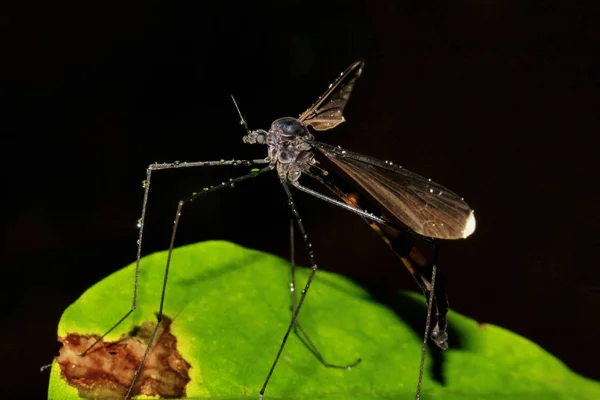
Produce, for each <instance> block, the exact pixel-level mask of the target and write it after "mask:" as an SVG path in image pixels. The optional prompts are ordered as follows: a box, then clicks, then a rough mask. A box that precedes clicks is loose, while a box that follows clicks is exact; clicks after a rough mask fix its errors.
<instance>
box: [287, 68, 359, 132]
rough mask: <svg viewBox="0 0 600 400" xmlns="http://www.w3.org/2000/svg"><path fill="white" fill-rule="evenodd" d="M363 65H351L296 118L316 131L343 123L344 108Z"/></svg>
mask: <svg viewBox="0 0 600 400" xmlns="http://www.w3.org/2000/svg"><path fill="white" fill-rule="evenodd" d="M363 65H364V63H363V62H362V61H357V62H355V63H354V64H352V65H351V66H350V67H348V69H347V70H346V71H344V72H343V73H342V74H341V75H340V77H339V78H338V79H337V80H336V81H335V82H334V83H332V84H331V85H329V89H327V91H326V92H325V93H324V94H323V95H322V96H321V97H319V100H317V102H316V103H315V104H313V105H312V106H311V107H309V108H308V110H306V111H304V112H303V113H302V114H301V115H300V117H299V118H298V119H299V120H300V121H301V122H303V123H304V124H305V125H310V126H312V127H313V129H315V130H317V131H326V130H328V129H332V128H335V127H336V126H338V125H339V124H341V123H342V122H344V121H345V119H344V114H343V113H344V107H345V106H346V103H347V102H348V99H349V98H350V93H351V92H352V88H353V87H354V83H355V82H356V79H358V77H359V76H360V74H361V72H362V67H363Z"/></svg>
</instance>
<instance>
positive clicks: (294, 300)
mask: <svg viewBox="0 0 600 400" xmlns="http://www.w3.org/2000/svg"><path fill="white" fill-rule="evenodd" d="M294 239H295V238H294V219H293V218H291V219H290V261H291V263H292V268H291V278H292V279H291V282H290V291H291V294H292V315H293V313H294V312H295V311H296V304H297V298H296V297H297V296H296V260H295V246H294ZM294 331H295V332H296V334H299V335H300V336H301V338H302V340H304V343H305V344H306V345H307V346H308V348H309V349H310V351H311V352H312V353H313V354H314V355H315V356H316V357H317V358H318V359H319V361H321V363H322V364H323V365H324V366H326V367H327V368H339V369H350V368H353V367H355V366H357V365H358V363H360V358H357V359H356V360H354V362H352V363H351V364H346V365H337V364H332V363H330V362H328V361H327V360H326V359H325V357H323V355H322V354H321V352H320V351H319V350H318V349H317V346H316V345H315V344H314V343H313V341H312V340H311V339H310V338H309V337H308V334H307V333H306V331H305V330H304V328H302V325H301V324H300V320H299V319H296V324H295V325H294Z"/></svg>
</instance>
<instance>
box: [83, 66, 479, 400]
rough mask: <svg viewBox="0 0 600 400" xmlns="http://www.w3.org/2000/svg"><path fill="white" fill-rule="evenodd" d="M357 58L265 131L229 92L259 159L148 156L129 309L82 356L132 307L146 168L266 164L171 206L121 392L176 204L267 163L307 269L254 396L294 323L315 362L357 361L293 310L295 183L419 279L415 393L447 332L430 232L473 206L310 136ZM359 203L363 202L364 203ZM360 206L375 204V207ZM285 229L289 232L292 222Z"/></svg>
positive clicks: (335, 111) (444, 228) (330, 111)
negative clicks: (355, 219)
mask: <svg viewBox="0 0 600 400" xmlns="http://www.w3.org/2000/svg"><path fill="white" fill-rule="evenodd" d="M363 66H364V64H363V62H362V61H357V62H355V63H353V64H352V65H350V67H348V69H346V71H344V72H343V73H342V74H341V75H340V76H339V77H338V78H337V80H336V81H335V82H334V83H333V84H331V85H330V86H329V88H328V89H327V91H326V92H325V93H324V94H323V95H322V96H321V97H320V98H319V99H318V100H317V102H316V103H315V104H313V105H312V106H311V107H309V108H308V109H307V110H306V111H305V112H303V113H302V114H301V115H300V116H299V117H298V118H292V117H285V118H280V119H277V120H275V121H274V122H273V123H272V124H271V127H270V129H269V130H268V131H265V130H262V129H258V130H249V129H248V125H247V123H246V121H245V119H244V118H243V117H242V114H241V112H240V110H239V108H238V106H237V104H236V103H235V99H233V97H232V99H233V102H234V104H235V107H236V109H237V111H238V114H239V115H240V118H241V124H242V125H243V126H244V128H245V129H246V135H244V136H243V141H244V143H248V144H262V145H266V146H267V148H268V156H267V157H266V158H264V159H255V160H228V161H225V160H221V161H198V162H176V163H164V164H151V165H150V166H149V167H148V169H147V172H146V180H145V181H144V182H145V183H144V199H143V205H142V215H141V219H140V221H139V225H138V226H139V238H138V250H137V262H136V274H135V282H134V293H133V302H132V306H131V309H130V310H129V311H128V312H127V313H126V314H125V315H124V316H123V317H122V318H121V319H120V320H119V321H117V323H115V324H114V325H113V326H112V327H111V328H110V329H109V330H108V331H107V332H106V333H105V334H104V335H102V336H101V337H100V338H99V339H97V340H96V341H95V342H94V343H93V344H92V345H90V346H89V347H88V348H87V349H86V350H85V351H84V352H83V353H82V354H81V356H85V355H86V354H87V353H88V352H89V351H90V350H91V349H92V348H93V347H94V346H95V345H96V344H97V343H98V342H100V341H101V340H102V338H104V337H105V336H106V335H107V334H108V333H110V332H111V331H112V330H113V329H115V328H116V327H117V326H118V325H119V324H121V322H123V321H124V320H125V319H126V318H127V317H128V316H129V315H130V314H131V313H132V312H133V311H134V310H135V308H136V302H137V288H138V271H139V265H140V258H141V248H142V239H143V232H144V221H145V218H146V207H147V203H148V195H149V190H150V181H151V175H152V172H154V171H157V170H163V169H172V168H186V167H207V166H228V165H248V166H250V165H261V164H262V165H265V164H266V166H263V167H262V168H260V169H257V168H254V169H252V171H251V172H250V173H249V174H246V175H243V176H240V177H237V178H235V179H231V180H229V181H228V182H224V183H222V184H220V185H217V186H213V187H210V188H206V189H205V190H203V191H200V192H198V193H194V194H193V195H191V196H188V197H186V198H183V199H181V200H180V201H179V203H178V206H177V211H176V213H175V222H174V225H173V230H172V234H171V241H170V246H169V250H168V253H167V254H168V255H167V262H166V267H165V275H164V283H163V288H162V295H161V302H160V308H159V311H158V313H157V320H158V323H157V325H156V327H155V328H154V330H153V333H152V335H151V337H150V340H149V343H148V344H147V347H146V350H145V352H144V354H143V357H142V358H141V361H140V363H139V366H138V368H137V370H136V372H135V375H134V378H133V380H132V382H131V385H130V386H129V390H128V392H127V394H126V395H125V398H126V399H127V398H130V397H131V396H132V395H134V394H135V393H134V387H135V386H136V380H137V379H138V377H139V375H140V372H141V370H142V368H143V365H144V361H145V360H146V357H147V355H148V353H149V352H150V349H151V346H152V342H153V341H154V339H155V337H156V333H157V331H158V328H159V326H160V322H161V319H162V318H163V305H164V297H165V289H166V284H167V278H168V272H169V267H170V263H171V253H172V250H173V246H174V242H175V236H176V232H177V227H178V225H179V221H180V217H181V214H182V209H183V206H184V205H185V204H187V203H190V202H192V201H194V200H198V199H199V198H201V197H203V196H206V195H208V194H210V193H212V192H215V191H218V190H221V189H224V188H227V187H233V186H234V185H235V184H237V183H238V182H242V181H245V180H248V179H250V178H255V177H258V176H260V175H262V174H264V173H267V172H270V171H276V173H277V176H278V178H279V181H280V183H281V185H282V187H283V189H284V191H285V193H286V195H287V199H288V203H289V206H290V208H291V214H292V218H293V220H294V221H295V223H296V226H297V229H298V230H299V232H300V234H301V237H302V240H303V242H304V247H305V249H306V252H307V254H308V257H309V260H310V264H311V271H310V274H309V277H308V280H307V282H306V284H305V286H304V288H303V290H302V291H301V294H300V297H299V299H298V300H297V301H296V297H295V296H296V295H295V290H293V289H294V285H295V278H294V276H295V275H294V273H293V268H294V263H293V262H292V283H291V285H292V292H293V304H292V317H291V320H290V323H289V326H288V328H287V330H286V332H285V334H284V336H283V340H282V342H281V345H280V347H279V350H278V352H277V354H276V356H275V359H274V361H273V364H272V365H271V368H270V370H269V372H268V374H267V376H266V379H265V381H264V383H263V386H262V388H261V390H260V399H262V398H263V396H264V394H265V391H266V388H267V385H268V383H269V380H270V379H271V377H272V375H273V372H274V370H275V367H276V365H277V362H278V360H279V358H280V356H281V354H282V352H283V349H284V347H285V344H286V342H287V339H288V336H289V334H290V333H291V331H292V330H293V329H297V331H298V332H299V333H300V334H301V335H303V336H304V338H305V339H306V340H307V343H308V345H309V346H310V347H311V349H312V350H313V352H314V353H315V354H316V355H317V357H319V359H320V360H321V361H322V363H323V364H324V365H326V366H328V367H333V368H351V367H353V366H355V365H357V364H358V363H359V361H360V359H358V360H356V361H354V362H353V363H352V364H348V365H335V364H331V363H328V362H327V361H326V360H325V359H324V358H323V357H322V356H321V354H320V353H319V352H318V350H317V349H316V347H315V346H314V344H313V343H312V342H311V341H310V339H309V338H308V336H307V335H306V333H305V332H304V330H303V329H302V327H301V325H300V322H299V321H298V314H299V312H300V309H301V307H302V304H303V303H304V301H305V298H306V296H307V293H308V290H309V288H310V285H311V282H312V280H313V278H314V276H315V273H316V271H317V268H318V267H317V263H316V261H315V256H314V254H313V250H312V245H311V244H310V242H309V240H308V235H307V233H306V230H305V228H304V224H303V223H302V220H301V218H300V213H299V211H298V208H297V207H296V204H295V202H294V199H293V196H292V191H291V190H290V187H294V188H296V189H298V190H300V191H303V192H306V193H308V194H310V195H312V196H315V197H317V198H319V199H321V200H323V201H325V202H328V203H330V204H333V205H335V206H337V207H340V208H343V209H345V210H347V211H350V212H352V213H354V214H358V215H359V216H360V217H361V218H363V219H364V220H365V221H366V222H367V223H368V224H369V225H370V226H371V227H372V228H373V230H375V232H376V233H377V234H378V235H379V236H380V237H381V238H382V239H383V240H384V241H385V243H387V244H388V245H389V246H390V247H391V248H392V250H393V251H394V252H395V253H396V254H397V255H398V256H399V257H400V259H401V261H402V263H403V264H404V265H405V266H406V267H407V268H408V270H409V272H410V273H411V274H412V275H413V277H414V278H415V280H416V282H417V284H418V286H419V287H420V289H421V290H422V291H423V293H424V294H425V296H426V299H427V305H428V307H427V319H426V321H427V322H426V327H425V334H424V340H423V348H422V355H421V365H420V372H419V381H418V383H417V393H416V397H417V399H418V398H419V397H420V391H421V382H422V376H423V365H424V360H425V350H426V343H427V338H428V337H429V338H431V340H432V341H433V342H434V343H435V344H436V345H437V346H438V347H440V348H442V349H446V348H447V347H448V335H447V332H446V329H447V324H446V313H447V311H448V301H447V298H446V295H445V293H444V291H443V289H442V285H441V284H438V285H437V286H436V283H435V279H436V271H437V266H436V262H437V248H438V244H437V239H460V238H466V237H468V236H469V235H471V233H473V231H474V230H475V217H474V214H473V210H472V209H471V208H470V207H469V206H468V205H467V203H465V201H464V200H463V199H462V198H461V197H459V196H458V195H456V194H454V193H453V192H452V191H450V190H448V189H446V188H445V187H443V186H441V185H439V184H437V183H434V182H432V181H431V180H430V179H426V178H424V177H422V176H420V175H417V174H415V173H412V172H410V171H407V170H406V169H404V168H402V167H400V166H398V165H396V164H393V163H391V162H388V161H382V160H379V159H376V158H373V157H370V156H366V155H363V154H360V153H356V152H352V151H347V150H345V149H342V148H340V147H339V146H332V145H329V144H326V143H323V142H320V141H316V140H315V134H313V132H312V131H317V132H320V131H326V130H329V129H333V128H335V127H336V126H338V125H339V124H341V123H342V122H344V121H345V119H344V108H345V106H346V104H347V103H348V100H349V98H350V94H351V92H352V89H353V87H354V84H355V83H356V80H357V79H358V77H359V76H360V75H361V73H362V69H363ZM316 153H317V154H320V155H322V156H324V157H325V159H326V160H329V162H331V164H332V165H333V166H335V168H337V169H338V170H340V171H341V172H342V174H333V173H331V172H330V171H329V170H328V169H326V168H325V167H324V166H323V165H322V163H321V162H320V161H318V160H317V159H316V157H315V156H316ZM342 175H343V176H342ZM304 176H307V177H309V178H312V179H313V180H314V181H316V182H318V183H319V184H321V185H322V186H323V187H324V188H326V189H327V190H328V191H329V192H331V194H328V195H326V194H323V193H321V192H319V191H316V190H314V189H311V188H308V187H306V186H304V185H302V184H301V183H300V178H302V177H304ZM364 204H368V208H367V206H365V205H364ZM367 210H371V211H375V213H373V212H369V211H367ZM292 227H293V225H292ZM291 232H292V235H293V229H292V231H291ZM406 236H409V237H412V238H416V239H417V240H422V241H425V242H426V243H429V244H431V245H432V246H433V247H434V256H433V260H432V261H427V259H426V258H425V257H424V256H423V255H422V254H421V253H420V252H419V250H417V248H416V247H413V246H412V245H410V244H407V243H409V242H408V241H407V240H406ZM440 283H441V281H440Z"/></svg>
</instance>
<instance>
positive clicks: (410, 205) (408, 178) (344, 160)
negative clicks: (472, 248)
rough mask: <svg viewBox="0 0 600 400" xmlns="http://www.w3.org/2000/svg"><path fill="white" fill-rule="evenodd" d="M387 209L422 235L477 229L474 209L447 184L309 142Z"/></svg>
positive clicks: (445, 235)
mask: <svg viewBox="0 0 600 400" xmlns="http://www.w3.org/2000/svg"><path fill="white" fill-rule="evenodd" d="M309 143H310V144H311V145H312V146H313V147H314V148H316V149H318V150H319V151H321V152H322V153H323V154H325V156H326V157H327V158H328V159H329V160H331V161H332V162H333V163H334V164H335V165H336V166H338V167H339V168H340V169H341V170H342V171H344V172H345V173H346V174H347V175H348V177H349V178H350V179H351V180H353V181H354V182H355V183H356V184H357V185H358V186H359V187H362V188H363V189H364V190H365V191H367V193H368V194H369V195H371V197H373V199H374V200H375V201H377V202H378V203H379V204H380V205H381V206H382V207H383V208H384V209H385V210H387V211H388V212H389V213H390V214H391V215H393V216H394V217H396V218H397V219H398V220H399V221H400V222H402V223H403V224H404V225H406V226H408V227H409V228H410V229H412V230H413V231H415V232H417V233H418V234H420V235H423V236H427V237H431V238H438V239H460V238H466V237H467V236H469V235H470V234H471V233H473V231H474V230H475V216H474V214H473V210H471V208H470V207H469V206H468V205H467V203H465V201H464V200H463V199H462V198H461V197H459V196H458V195H456V194H454V193H453V192H451V191H450V190H448V189H446V188H445V187H443V186H441V185H438V184H437V183H435V182H432V181H431V180H429V179H426V178H424V177H422V176H420V175H417V174H415V173H412V172H410V171H407V170H405V169H403V168H401V167H399V166H396V165H392V164H391V163H388V162H386V161H381V160H378V159H376V158H372V157H367V156H364V155H362V154H358V153H353V152H350V151H346V150H342V149H340V148H337V147H333V146H330V145H328V144H325V143H321V142H314V141H310V142H309Z"/></svg>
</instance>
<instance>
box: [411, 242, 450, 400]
mask: <svg viewBox="0 0 600 400" xmlns="http://www.w3.org/2000/svg"><path fill="white" fill-rule="evenodd" d="M433 251H434V254H433V269H432V271H431V286H432V288H435V275H436V272H437V255H438V245H437V244H436V245H435V248H434V250H433ZM434 297H435V290H430V291H429V298H428V299H427V318H426V320H425V333H424V335H423V348H422V349H421V365H420V366H419V381H418V383H417V393H416V395H415V400H419V399H420V398H421V385H422V383H423V369H424V368H425V355H426V353H427V338H428V336H429V327H430V323H431V309H432V306H433V298H434ZM444 334H445V331H444Z"/></svg>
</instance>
